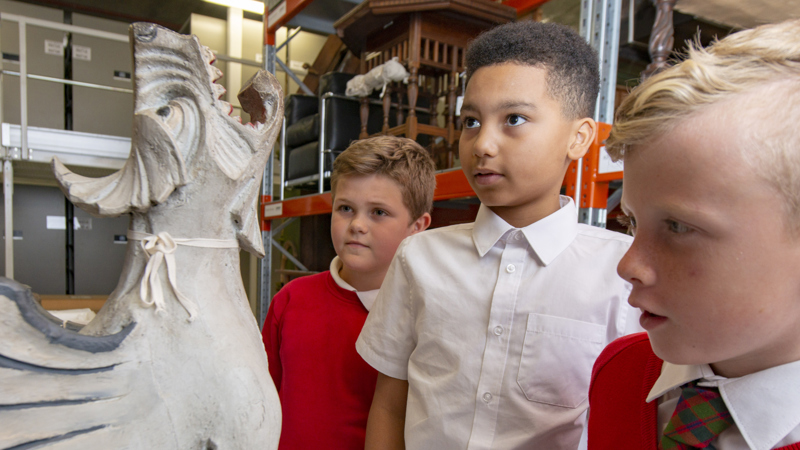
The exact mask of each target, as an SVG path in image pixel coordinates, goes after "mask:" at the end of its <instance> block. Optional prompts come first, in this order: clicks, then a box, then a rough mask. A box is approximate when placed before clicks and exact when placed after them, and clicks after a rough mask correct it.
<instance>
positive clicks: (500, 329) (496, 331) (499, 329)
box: [494, 325, 503, 336]
mask: <svg viewBox="0 0 800 450" xmlns="http://www.w3.org/2000/svg"><path fill="white" fill-rule="evenodd" d="M494 334H495V336H500V335H501V334H503V327H501V326H500V325H498V326H496V327H494Z"/></svg>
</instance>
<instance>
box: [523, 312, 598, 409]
mask: <svg viewBox="0 0 800 450" xmlns="http://www.w3.org/2000/svg"><path fill="white" fill-rule="evenodd" d="M605 335H606V327H605V326H603V325H598V324H594V323H589V322H582V321H580V320H574V319H567V318H564V317H556V316H546V315H543V314H528V325H527V328H526V331H525V342H524V344H523V349H522V357H521V358H522V359H521V360H520V364H519V373H518V374H517V384H519V387H520V388H521V389H522V392H523V393H524V394H525V397H527V399H528V400H530V401H532V402H538V403H545V404H548V405H555V406H561V407H566V408H576V407H578V406H579V405H580V404H581V403H583V402H584V401H585V400H586V398H587V396H588V393H589V381H590V378H591V374H592V365H593V364H594V361H595V359H597V356H598V355H600V352H601V351H602V350H603V347H604V346H605Z"/></svg>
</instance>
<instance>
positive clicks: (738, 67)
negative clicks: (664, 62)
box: [582, 20, 800, 450]
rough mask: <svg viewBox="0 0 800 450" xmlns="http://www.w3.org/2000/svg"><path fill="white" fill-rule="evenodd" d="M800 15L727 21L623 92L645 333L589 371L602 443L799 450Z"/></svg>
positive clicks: (632, 268) (612, 348) (617, 153)
mask: <svg viewBox="0 0 800 450" xmlns="http://www.w3.org/2000/svg"><path fill="white" fill-rule="evenodd" d="M798 123H800V20H794V21H789V22H784V23H781V24H775V25H764V26H761V27H758V28H755V29H752V30H746V31H741V32H739V33H736V34H733V35H730V36H728V37H726V38H725V39H723V40H721V41H719V42H716V43H714V44H713V45H711V46H710V47H709V48H708V49H703V48H700V47H699V46H693V47H692V48H691V49H690V50H689V54H688V58H687V59H686V60H685V61H683V62H681V63H679V64H677V65H675V66H673V67H671V68H668V69H666V70H664V71H663V72H661V73H659V74H657V75H655V76H653V77H651V78H650V79H648V80H646V81H645V82H643V83H642V84H641V85H640V86H638V87H637V88H636V89H634V90H633V92H632V93H631V95H630V96H628V97H627V98H626V99H625V101H624V102H623V103H622V105H621V106H620V109H619V111H618V112H617V116H616V120H615V124H614V129H613V130H612V134H611V137H610V138H609V140H608V144H607V146H608V149H609V153H610V154H611V155H612V157H614V158H617V159H623V160H624V161H625V171H624V186H625V191H624V194H623V196H622V207H623V210H624V212H625V213H626V214H627V215H628V216H629V217H630V221H631V227H632V229H633V231H634V242H633V244H632V246H631V248H630V250H629V251H628V253H627V254H626V255H625V257H624V258H623V259H622V261H620V264H619V267H618V271H619V274H620V275H621V276H622V277H623V278H625V279H626V280H628V281H630V282H631V283H632V285H633V291H632V293H631V297H630V300H629V301H630V303H631V305H633V306H635V307H638V308H640V309H641V310H642V319H641V323H642V325H643V327H644V328H645V329H646V330H647V334H644V333H641V334H637V335H633V336H628V337H625V338H622V339H620V340H618V341H615V342H613V343H612V344H611V345H609V347H608V348H606V349H605V350H604V352H603V354H602V355H601V356H600V357H599V359H598V360H597V363H596V365H595V367H594V373H593V378H592V387H591V391H590V402H591V409H590V412H589V424H588V428H587V437H588V442H584V443H583V445H582V447H583V448H586V445H587V444H588V448H590V449H597V450H605V449H614V450H616V449H637V450H638V449H641V450H648V449H653V450H655V449H656V448H658V449H664V450H667V449H688V448H715V449H717V450H731V449H734V450H739V449H753V450H756V449H757V450H762V449H764V450H766V449H774V448H781V449H787V450H788V449H800V388H798V386H800V384H798V380H800V333H798V332H797V326H798V323H800V281H798V280H799V279H800V278H798V276H797V270H798V267H800V233H798V232H799V231H800V220H798V219H800V151H799V150H800V131H799V130H800V127H798V126H797V124H798Z"/></svg>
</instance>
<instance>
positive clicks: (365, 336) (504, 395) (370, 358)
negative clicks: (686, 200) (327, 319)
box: [356, 197, 641, 450]
mask: <svg viewBox="0 0 800 450" xmlns="http://www.w3.org/2000/svg"><path fill="white" fill-rule="evenodd" d="M630 242H631V238H630V237H629V236H626V235H623V234H619V233H614V232H611V231H608V230H604V229H599V228H595V227H590V226H587V225H582V224H578V223H577V214H576V210H575V205H574V203H573V202H572V200H571V199H569V198H568V197H562V198H561V209H559V210H558V211H556V212H555V213H553V214H551V215H550V216H548V217H545V218H544V219H542V220H540V221H538V222H536V223H534V224H532V225H529V226H527V227H525V228H522V229H515V228H514V227H512V226H511V225H509V224H508V223H506V222H505V221H504V220H502V219H501V218H500V217H499V216H497V215H496V214H494V213H493V212H492V211H491V210H490V209H489V208H487V207H485V206H481V207H480V209H479V211H478V216H477V218H476V220H475V222H474V223H471V224H463V225H455V226H451V227H446V228H439V229H435V230H430V231H426V232H424V233H419V234H415V235H413V236H411V237H409V238H407V239H406V240H404V241H403V242H402V243H401V244H400V247H399V248H398V250H397V253H396V254H395V258H394V260H393V261H392V264H391V266H390V268H389V272H388V273H387V275H386V278H385V279H384V282H383V285H382V286H381V290H380V293H379V294H378V299H377V301H376V303H375V305H374V306H373V308H372V311H371V312H370V314H369V316H368V318H367V321H366V323H365V325H364V328H363V330H362V333H361V335H360V336H359V338H358V341H357V342H356V349H357V350H358V352H359V353H360V354H361V356H362V357H363V358H364V359H365V360H366V361H367V362H368V363H369V364H371V365H372V366H373V367H375V368H376V369H377V370H379V371H380V372H382V373H384V374H386V375H388V376H390V377H394V378H399V379H406V380H408V382H409V393H408V405H407V409H406V423H405V440H406V447H407V448H409V449H431V448H435V449H437V450H446V449H464V448H468V449H488V448H495V449H503V450H510V449H515V448H541V449H548V450H556V449H574V448H576V447H577V445H578V440H579V437H580V434H581V428H582V426H583V422H584V418H585V414H584V412H585V410H586V408H587V406H588V402H587V393H588V388H589V379H590V375H591V370H592V364H593V363H594V360H595V359H596V358H597V356H598V355H599V354H600V351H601V350H602V349H603V347H605V346H606V344H608V343H609V342H611V341H612V340H614V339H616V338H618V337H620V336H622V335H625V334H629V333H632V332H637V331H641V328H640V326H639V324H638V316H639V311H638V310H635V309H633V308H631V307H630V306H629V305H628V304H627V298H628V295H629V293H630V285H629V284H628V283H626V282H625V281H624V280H622V279H621V278H620V277H619V276H618V275H617V272H616V268H617V263H618V262H619V260H620V258H621V257H622V255H623V254H624V253H625V252H626V251H627V249H628V247H629V246H630Z"/></svg>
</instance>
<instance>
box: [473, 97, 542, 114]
mask: <svg viewBox="0 0 800 450" xmlns="http://www.w3.org/2000/svg"><path fill="white" fill-rule="evenodd" d="M492 106H493V108H492V109H493V110H494V111H503V110H506V109H518V108H520V109H538V108H537V107H536V104H535V103H531V102H526V101H521V100H507V101H504V102H501V103H498V104H496V105H492ZM477 110H478V107H477V106H475V105H473V104H472V103H470V102H464V104H463V105H461V111H470V112H476V111H477Z"/></svg>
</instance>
